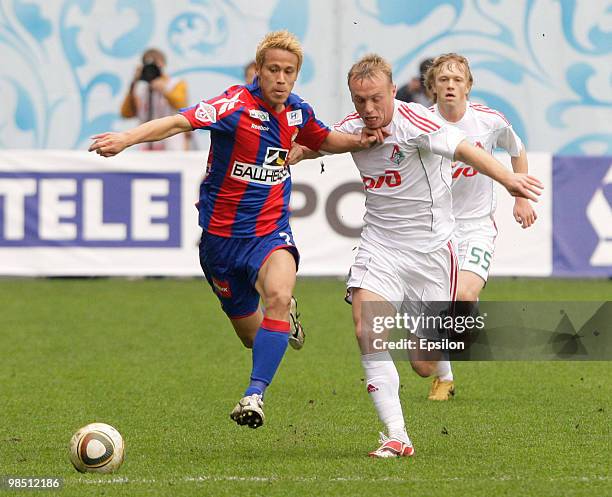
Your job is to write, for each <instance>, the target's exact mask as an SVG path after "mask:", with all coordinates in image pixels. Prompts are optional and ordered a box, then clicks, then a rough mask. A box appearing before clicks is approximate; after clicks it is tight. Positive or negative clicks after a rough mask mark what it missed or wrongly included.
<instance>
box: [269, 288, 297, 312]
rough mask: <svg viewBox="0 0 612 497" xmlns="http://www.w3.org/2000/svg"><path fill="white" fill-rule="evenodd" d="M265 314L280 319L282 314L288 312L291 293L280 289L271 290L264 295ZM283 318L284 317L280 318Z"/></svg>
mask: <svg viewBox="0 0 612 497" xmlns="http://www.w3.org/2000/svg"><path fill="white" fill-rule="evenodd" d="M265 301H266V315H273V316H276V318H277V319H281V317H282V316H286V315H287V314H289V309H290V308H291V293H290V292H285V291H282V290H278V291H274V292H271V293H270V294H269V295H266V299H265ZM282 319H284V318H282Z"/></svg>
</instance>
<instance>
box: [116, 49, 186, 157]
mask: <svg viewBox="0 0 612 497" xmlns="http://www.w3.org/2000/svg"><path fill="white" fill-rule="evenodd" d="M165 67H166V56H165V55H164V53H163V52H162V51H161V50H158V49H156V48H150V49H148V50H146V51H145V52H144V53H143V54H142V65H140V66H138V67H137V68H136V73H135V74H134V79H133V80H132V82H131V84H130V89H129V91H128V93H127V95H126V96H125V99H124V100H123V104H122V105H121V116H122V117H124V118H132V117H137V118H138V119H139V120H140V122H141V123H143V122H146V121H151V120H152V119H158V118H160V117H165V116H171V115H174V114H176V113H177V112H178V110H179V109H181V108H184V107H187V106H188V102H187V83H186V82H185V81H184V80H182V79H178V78H171V77H170V76H168V75H167V74H165V72H164V69H165ZM189 138H190V135H189V134H188V133H183V134H180V135H175V136H172V137H170V138H167V139H165V140H163V141H160V142H156V143H144V144H143V145H142V147H141V150H188V149H189Z"/></svg>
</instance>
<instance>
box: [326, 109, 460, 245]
mask: <svg viewBox="0 0 612 497" xmlns="http://www.w3.org/2000/svg"><path fill="white" fill-rule="evenodd" d="M363 127H365V124H364V122H363V120H362V119H361V118H360V117H359V114H357V113H356V112H355V113H353V114H349V115H348V116H347V117H345V118H344V119H343V120H342V121H340V122H339V123H338V124H336V125H335V126H334V129H335V130H336V131H340V132H343V133H354V134H357V133H360V132H361V129H362V128H363ZM385 130H386V131H388V132H389V133H390V136H388V137H387V138H386V139H385V141H384V143H382V144H380V145H376V146H374V147H372V148H370V149H368V150H363V151H360V152H355V153H353V154H352V155H353V160H354V161H355V164H356V165H357V168H358V169H359V172H360V173H361V178H362V180H363V184H364V188H365V194H366V214H365V216H364V222H365V226H364V229H363V232H362V238H364V239H366V240H367V239H370V240H374V241H376V242H378V243H382V244H384V245H385V246H387V247H393V248H400V249H413V250H417V251H419V252H430V251H433V250H436V249H438V248H440V247H442V246H443V245H444V244H446V243H447V241H448V240H449V239H450V237H451V235H452V232H453V229H454V219H453V214H452V194H451V181H452V179H451V161H452V159H453V156H454V153H455V149H456V148H457V145H458V144H459V143H460V142H461V141H462V140H463V139H464V138H465V136H464V134H463V133H462V132H460V131H459V130H457V129H456V128H454V127H452V126H446V125H445V123H444V122H443V121H442V120H441V119H440V118H439V117H437V116H435V115H434V114H432V113H431V112H429V111H428V110H427V109H426V108H425V107H423V106H422V105H420V104H416V103H408V104H407V103H404V102H400V101H399V100H395V103H394V111H393V119H392V120H391V123H390V124H389V126H388V127H387V128H385Z"/></svg>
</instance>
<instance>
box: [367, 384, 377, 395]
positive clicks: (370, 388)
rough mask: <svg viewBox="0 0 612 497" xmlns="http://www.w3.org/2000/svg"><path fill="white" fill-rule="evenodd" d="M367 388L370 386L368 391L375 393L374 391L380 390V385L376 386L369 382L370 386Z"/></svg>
mask: <svg viewBox="0 0 612 497" xmlns="http://www.w3.org/2000/svg"><path fill="white" fill-rule="evenodd" d="M367 388H368V393H373V392H377V391H378V387H375V386H374V385H372V384H371V383H368V387H367Z"/></svg>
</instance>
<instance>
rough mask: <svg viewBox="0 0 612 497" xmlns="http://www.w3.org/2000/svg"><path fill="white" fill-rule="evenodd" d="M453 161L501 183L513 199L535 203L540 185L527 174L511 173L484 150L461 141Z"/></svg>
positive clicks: (541, 186)
mask: <svg viewBox="0 0 612 497" xmlns="http://www.w3.org/2000/svg"><path fill="white" fill-rule="evenodd" d="M455 160H459V161H461V162H464V163H466V164H469V165H470V166H472V167H473V168H474V169H476V170H478V171H479V172H481V173H482V174H485V175H487V176H489V177H490V178H492V179H493V180H495V181H497V182H498V183H501V184H502V185H503V186H504V187H505V188H506V190H508V192H509V193H510V194H511V195H512V196H514V197H524V198H527V199H529V200H533V201H534V202H537V201H538V200H537V196H539V195H540V190H541V189H542V188H543V185H542V183H541V182H540V181H539V180H538V179H537V178H535V177H533V176H530V175H528V174H522V173H512V172H510V171H509V170H508V169H506V168H505V167H504V166H503V165H502V164H501V163H500V162H499V161H498V160H497V159H495V158H494V157H493V156H492V155H491V154H488V153H487V152H485V151H484V150H482V149H480V148H478V147H475V146H473V145H472V144H470V143H468V142H467V141H466V140H463V141H462V142H461V143H460V144H459V145H458V146H457V148H456V150H455Z"/></svg>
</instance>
